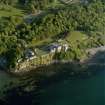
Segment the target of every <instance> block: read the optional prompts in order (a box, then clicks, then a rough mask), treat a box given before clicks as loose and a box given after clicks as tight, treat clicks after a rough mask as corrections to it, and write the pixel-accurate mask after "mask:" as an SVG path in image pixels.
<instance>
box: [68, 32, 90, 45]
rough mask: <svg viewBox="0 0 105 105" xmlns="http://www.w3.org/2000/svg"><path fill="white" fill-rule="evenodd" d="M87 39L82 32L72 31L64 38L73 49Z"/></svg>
mask: <svg viewBox="0 0 105 105" xmlns="http://www.w3.org/2000/svg"><path fill="white" fill-rule="evenodd" d="M87 38H88V37H87V35H86V34H84V33H83V32H80V31H73V32H70V33H69V35H68V36H67V37H66V40H67V41H68V42H69V43H70V45H71V46H74V47H75V46H77V44H78V43H79V42H83V41H84V40H86V39H87Z"/></svg>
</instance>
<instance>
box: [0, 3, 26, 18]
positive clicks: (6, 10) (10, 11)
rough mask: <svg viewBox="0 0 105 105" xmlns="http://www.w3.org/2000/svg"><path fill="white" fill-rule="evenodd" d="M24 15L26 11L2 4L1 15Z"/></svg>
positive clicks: (0, 7)
mask: <svg viewBox="0 0 105 105" xmlns="http://www.w3.org/2000/svg"><path fill="white" fill-rule="evenodd" d="M8 16H24V11H23V10H21V9H17V8H14V7H11V6H7V5H2V6H1V5H0V17H8Z"/></svg>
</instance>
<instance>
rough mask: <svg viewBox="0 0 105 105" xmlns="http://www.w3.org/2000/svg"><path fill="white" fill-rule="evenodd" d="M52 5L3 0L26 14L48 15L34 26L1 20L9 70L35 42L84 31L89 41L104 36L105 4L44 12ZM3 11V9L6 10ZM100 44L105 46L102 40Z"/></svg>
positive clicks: (93, 0) (94, 1) (1, 51)
mask: <svg viewBox="0 0 105 105" xmlns="http://www.w3.org/2000/svg"><path fill="white" fill-rule="evenodd" d="M53 2H56V0H55V1H54V0H40V1H39V0H0V4H3V5H10V6H13V7H15V8H22V5H23V6H24V7H26V9H27V10H26V11H27V14H29V13H34V12H35V11H36V10H41V11H45V14H40V15H38V16H36V18H34V19H33V20H32V21H31V22H25V21H24V18H23V17H18V16H9V17H0V55H4V56H6V57H7V59H8V61H9V64H8V66H10V65H11V64H12V65H13V64H14V62H16V61H17V59H19V58H21V56H23V55H22V54H23V51H24V50H25V48H26V46H27V45H28V44H29V43H31V41H32V40H33V39H34V40H35V41H38V40H39V41H40V40H44V39H46V37H50V38H54V37H56V38H57V37H60V38H62V36H64V34H62V33H65V32H68V33H69V32H71V31H82V32H84V33H86V34H87V35H88V36H89V37H92V36H93V37H94V35H96V36H98V35H103V34H104V33H105V3H104V0H102V1H101V0H100V1H99V0H89V2H88V3H87V4H85V3H76V4H72V5H71V4H68V5H63V6H61V7H60V6H58V7H56V8H50V9H49V8H47V9H45V8H46V7H47V6H48V5H50V4H51V3H53ZM1 9H4V8H3V6H2V8H1ZM23 9H24V8H23ZM97 41H99V42H100V43H101V44H102V45H103V42H102V40H101V38H98V39H97ZM89 44H90V42H89V43H88V46H89ZM82 45H83V43H81V45H80V46H82ZM93 45H94V42H93ZM88 46H85V47H88ZM97 46H98V45H97ZM91 47H92V44H91ZM73 51H74V50H73ZM75 52H76V51H75ZM74 58H75V57H74ZM14 65H15V64H14Z"/></svg>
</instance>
